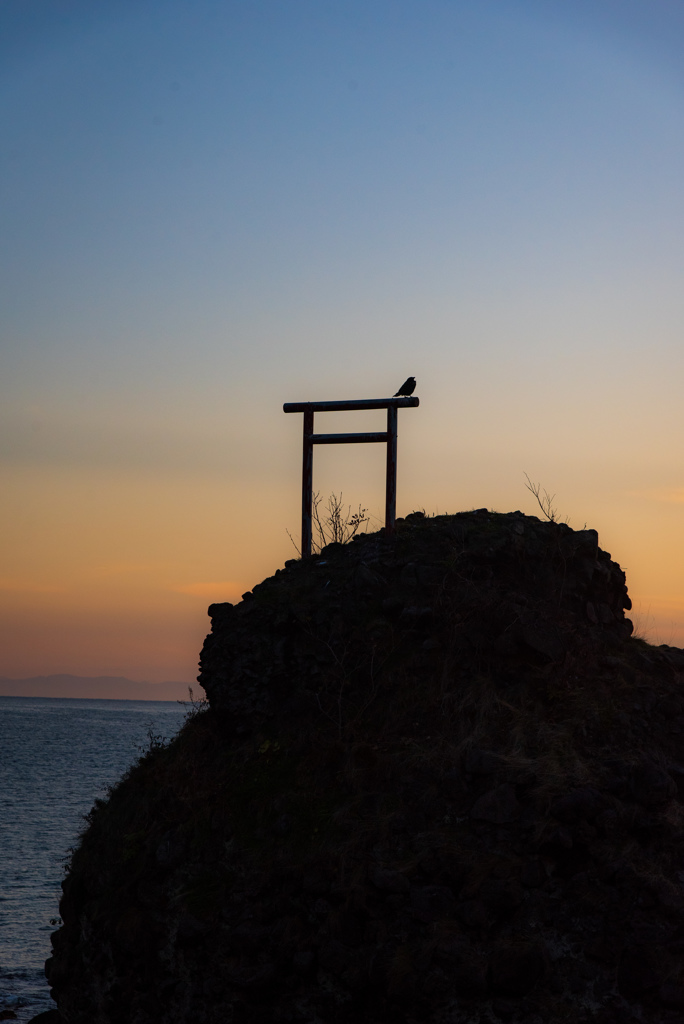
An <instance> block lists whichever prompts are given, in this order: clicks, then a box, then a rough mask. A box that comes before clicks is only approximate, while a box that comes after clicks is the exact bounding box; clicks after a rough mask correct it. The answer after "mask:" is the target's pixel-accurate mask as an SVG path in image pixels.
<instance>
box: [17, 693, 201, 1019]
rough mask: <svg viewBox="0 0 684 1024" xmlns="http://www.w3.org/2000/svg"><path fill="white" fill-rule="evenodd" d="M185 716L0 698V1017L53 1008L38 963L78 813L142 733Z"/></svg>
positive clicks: (162, 709)
mask: <svg viewBox="0 0 684 1024" xmlns="http://www.w3.org/2000/svg"><path fill="white" fill-rule="evenodd" d="M185 712H186V709H185V708H183V706H182V705H180V704H178V703H177V702H170V701H137V700H68V699H59V698H43V697H0V1011H2V1010H5V1009H6V1010H13V1011H14V1012H15V1013H16V1019H17V1020H18V1021H29V1020H30V1019H31V1018H32V1017H33V1016H35V1014H37V1013H41V1012H42V1011H43V1010H48V1009H50V1008H52V1007H54V1005H55V1004H54V1002H53V1001H52V999H51V998H50V992H49V989H48V986H47V982H46V981H45V975H44V973H43V965H44V962H45V960H46V958H47V957H48V956H50V932H52V931H54V929H55V927H56V926H57V924H58V921H57V918H58V915H59V910H58V903H59V897H60V894H61V889H60V882H61V881H62V878H63V877H64V862H65V860H66V858H67V857H68V854H69V850H70V848H71V847H73V846H74V844H75V843H76V841H77V838H78V835H79V832H80V831H81V830H82V828H83V825H84V822H83V815H84V814H87V812H88V811H89V810H90V808H91V807H92V804H93V801H94V800H95V798H96V797H98V796H100V797H101V796H103V795H104V794H105V793H106V791H107V789H108V787H109V786H111V785H112V784H113V783H115V782H116V781H117V780H118V779H119V778H120V777H121V776H122V774H123V773H124V772H125V771H126V769H127V768H128V767H129V766H130V765H131V764H132V763H133V762H134V761H135V760H137V758H138V757H139V756H140V753H141V751H142V749H144V748H145V747H146V745H147V744H148V742H149V734H150V733H151V734H152V735H154V736H165V737H166V738H167V739H171V737H172V736H173V735H174V734H175V733H176V732H177V730H178V729H179V728H180V726H181V725H182V723H183V720H184V717H185ZM53 921H54V922H55V923H54V924H53V923H51V922H53Z"/></svg>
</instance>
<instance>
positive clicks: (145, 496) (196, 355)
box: [0, 0, 684, 683]
mask: <svg viewBox="0 0 684 1024" xmlns="http://www.w3.org/2000/svg"><path fill="white" fill-rule="evenodd" d="M0 24H1V26H2V31H1V32H0V139H1V143H0V364H1V372H0V477H1V486H2V494H3V500H2V502H1V503H0V544H1V545H2V553H1V557H0V676H8V677H11V678H23V677H31V676H36V675H40V674H59V673H72V674H77V675H78V674H80V675H91V676H96V675H112V676H125V677H128V678H131V679H138V680H149V681H161V680H168V679H173V680H180V681H182V682H189V683H192V682H193V681H194V679H195V676H196V673H197V658H198V654H199V650H200V647H201V644H202V641H203V638H204V635H205V634H206V632H207V630H208V626H209V621H208V619H207V614H206V610H207V606H208V604H209V603H210V602H212V601H221V600H230V601H236V600H239V599H240V595H241V594H242V593H243V592H244V591H246V590H248V589H251V587H252V586H253V585H254V584H255V583H257V582H259V581H260V580H261V579H263V578H264V577H266V576H268V575H271V574H272V573H273V572H274V571H275V570H276V569H277V568H279V567H281V566H282V564H283V562H284V561H285V559H287V558H291V557H295V556H296V552H295V550H294V547H293V545H292V543H291V541H290V539H289V537H288V532H287V531H288V530H289V531H290V533H292V534H293V535H294V536H295V539H296V538H297V535H298V531H299V514H300V513H299V501H300V471H301V466H300V461H301V429H302V424H301V416H296V415H291V416H286V415H284V414H283V411H282V404H283V402H288V401H292V402H296V401H305V400H314V401H323V400H333V399H348V398H378V397H386V396H388V395H391V394H392V393H393V392H394V391H395V390H396V389H397V388H398V387H399V385H400V383H401V382H402V381H403V380H404V379H405V378H406V377H407V376H409V375H415V376H416V378H417V380H418V387H417V389H416V394H417V395H418V396H419V398H420V407H419V408H418V409H408V410H405V411H402V412H400V415H399V481H398V509H397V511H398V514H399V515H403V514H406V513H407V512H410V511H412V510H414V509H424V510H425V511H426V512H427V513H429V514H432V513H444V512H457V511H460V510H464V509H469V508H481V507H488V508H491V509H495V510H497V511H501V512H506V511H512V510H515V509H521V510H522V511H524V512H527V513H530V514H534V513H535V512H536V511H537V509H536V507H535V501H534V498H533V496H532V495H531V494H530V492H529V491H528V490H526V488H525V473H527V474H529V477H530V478H531V479H532V481H534V482H536V483H539V484H541V485H542V487H543V488H544V489H546V490H547V491H548V492H549V493H550V494H552V495H555V502H554V504H555V505H556V507H557V509H558V512H559V515H560V517H561V518H562V519H565V518H566V517H567V518H568V520H569V523H570V525H571V526H573V527H575V528H582V527H583V526H584V525H585V524H586V525H587V526H588V527H592V528H595V529H597V530H598V531H599V537H600V544H601V546H602V547H603V548H604V549H606V550H608V551H610V552H611V554H612V556H613V557H614V558H615V559H616V560H617V561H618V562H619V563H620V564H621V565H622V567H623V568H624V569H625V571H626V573H627V582H628V586H629V591H630V594H631V596H632V600H633V602H634V619H635V623H636V624H637V627H638V629H639V631H640V634H641V635H643V636H645V637H646V638H648V639H650V640H651V642H654V643H670V644H678V645H679V644H681V645H684V531H683V530H682V520H683V517H684V468H683V464H682V455H681V448H682V435H683V428H684V403H683V402H682V401H681V391H682V385H681V381H682V377H683V370H684V346H683V345H682V340H683V331H684V287H683V283H684V282H683V280H682V271H683V268H684V187H683V185H682V182H684V130H683V129H684V61H683V60H682V57H683V56H684V7H682V5H681V4H680V3H678V2H674V0H672V2H670V0H619V2H618V0H572V2H571V0H469V2H466V0H287V2H285V0H233V2H228V0H220V2H219V0H192V3H191V2H189V0H163V2H161V0H135V2H132V0H116V2H114V0H102V2H100V3H98V4H93V3H91V2H89V0H88V2H85V0H73V2H68V0H60V2H58V0H3V3H2V4H1V5H0ZM382 416H383V414H382V412H374V413H364V414H353V413H341V414H339V413H338V414H326V415H322V414H321V415H319V416H318V419H317V429H320V430H325V431H327V432H330V431H334V430H337V429H342V430H346V431H349V430H356V429H359V430H364V429H371V430H377V429H383V423H382ZM383 459H384V451H383V446H380V445H368V446H366V445H363V446H359V445H353V446H344V447H343V446H330V447H325V448H318V449H316V453H315V460H314V487H315V488H316V490H318V491H319V492H320V493H321V495H323V496H327V495H328V494H330V493H331V492H335V493H338V494H339V493H340V492H341V493H342V495H343V498H344V501H345V503H346V504H349V505H350V506H351V507H352V509H354V508H356V507H358V505H359V504H360V505H362V506H363V507H365V508H368V509H369V510H370V513H371V514H372V516H373V517H374V519H373V523H374V524H375V525H376V526H380V525H381V522H382V517H383V502H384V468H383Z"/></svg>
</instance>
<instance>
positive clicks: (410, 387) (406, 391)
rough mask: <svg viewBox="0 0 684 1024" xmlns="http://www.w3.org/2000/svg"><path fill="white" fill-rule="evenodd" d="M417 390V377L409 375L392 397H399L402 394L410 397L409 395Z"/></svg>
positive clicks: (403, 396) (404, 396)
mask: <svg viewBox="0 0 684 1024" xmlns="http://www.w3.org/2000/svg"><path fill="white" fill-rule="evenodd" d="M415 390H416V378H415V377H407V378H406V380H405V381H404V383H403V384H402V385H401V387H400V388H399V390H398V391H397V393H396V395H393V396H392V397H393V398H399V397H400V396H401V397H402V398H408V397H409V395H412V394H413V392H414V391H415Z"/></svg>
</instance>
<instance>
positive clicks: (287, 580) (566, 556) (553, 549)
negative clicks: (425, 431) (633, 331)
mask: <svg viewBox="0 0 684 1024" xmlns="http://www.w3.org/2000/svg"><path fill="white" fill-rule="evenodd" d="M629 607H630V601H629V598H628V596H627V590H626V587H625V576H624V573H623V572H622V571H621V569H620V568H619V566H618V565H617V564H616V563H615V562H613V561H612V560H611V557H610V555H609V554H608V553H606V552H604V551H602V550H601V549H600V548H599V546H598V537H597V534H596V533H595V532H594V531H592V530H584V531H579V532H576V531H573V530H571V529H570V528H569V527H567V526H564V525H560V524H556V523H544V522H540V521H539V520H537V519H535V518H534V517H528V516H524V515H523V514H522V513H519V512H515V513H512V514H509V515H500V514H495V513H491V512H488V511H486V510H484V509H483V510H479V511H476V512H469V513H462V514H459V515H454V516H441V517H437V518H432V519H427V518H425V517H423V516H421V515H419V514H413V515H412V516H409V517H408V518H407V519H406V520H405V521H403V522H400V523H399V527H398V531H397V534H396V536H395V537H392V538H386V537H385V536H384V535H383V534H375V535H370V536H363V537H359V538H357V539H356V540H355V541H354V542H353V543H352V544H350V545H348V546H345V547H342V546H338V545H333V546H330V547H329V548H327V549H325V550H324V551H323V553H322V555H321V556H320V557H319V558H314V559H310V560H306V561H293V562H290V563H288V564H287V565H286V567H285V569H283V570H280V571H279V572H277V573H276V574H275V576H273V577H272V578H270V579H268V580H266V581H264V583H262V584H260V585H259V586H258V587H255V588H254V591H253V592H252V593H251V594H246V595H244V597H243V600H242V602H241V603H240V604H239V605H237V606H235V607H233V606H231V605H213V606H212V607H211V608H210V614H211V616H212V632H211V633H210V635H209V636H208V637H207V640H206V642H205V645H204V649H203V651H202V656H201V675H200V681H201V683H202V685H203V687H204V688H205V690H206V693H207V696H208V698H209V705H210V706H209V709H208V710H201V711H198V712H197V713H194V714H192V715H191V716H190V717H189V720H188V722H187V724H186V726H185V727H184V729H183V730H182V731H181V733H180V734H179V736H178V737H177V738H176V739H175V740H174V741H173V742H172V743H171V744H170V745H168V746H166V747H157V748H154V749H151V750H150V751H149V752H148V753H147V755H146V756H144V757H143V758H142V759H141V761H140V763H139V764H138V765H137V766H135V767H134V768H133V769H132V770H131V771H130V772H129V774H128V775H127V776H126V778H124V779H123V780H122V782H121V783H120V784H119V786H118V787H117V788H116V789H115V790H114V791H113V792H112V793H111V795H110V796H109V798H108V799H107V800H106V801H104V802H100V803H98V804H97V806H96V807H95V808H94V809H93V811H92V813H91V815H90V818H89V822H88V827H87V829H86V831H85V833H84V835H83V837H82V840H81V843H80V845H79V847H78V849H77V850H76V852H75V853H74V856H73V859H72V863H71V867H70V870H69V872H68V875H67V878H66V880H65V883H64V896H63V900H62V907H61V913H62V918H63V921H64V924H63V927H62V928H61V929H60V930H59V931H58V932H56V933H55V935H54V936H53V944H54V956H53V957H52V959H51V960H50V961H48V964H47V968H46V969H47V973H48V977H49V980H50V983H51V985H52V987H53V992H54V995H55V998H56V1000H57V1003H58V1006H59V1011H60V1014H61V1017H62V1019H63V1020H64V1021H66V1022H69V1024H120V1022H124V1021H125V1022H130V1024H191V1022H192V1024H227V1022H235V1024H238V1022H245V1024H247V1022H250V1024H251V1022H264V1024H266V1022H281V1021H282V1022H302V1024H352V1022H354V1024H384V1022H387V1021H390V1020H391V1021H393V1022H394V1021H396V1022H406V1024H414V1022H415V1024H457V1022H458V1024H460V1022H463V1024H466V1022H473V1024H477V1022H482V1024H484V1022H490V1024H498V1022H499V1021H512V1022H514V1024H515V1022H521V1024H522V1022H529V1024H533V1022H534V1024H560V1022H573V1024H574V1022H581V1021H597V1022H600V1024H619V1022H620V1024H621V1022H623V1021H624V1022H628V1021H637V1020H638V1021H640V1022H642V1024H665V1022H670V1024H675V1022H678V1024H681V1021H682V1020H683V1019H684V886H683V884H682V883H683V882H684V846H683V845H682V836H683V832H682V829H683V825H684V805H683V803H682V801H684V696H683V694H682V679H683V676H684V652H682V651H679V650H676V649H673V648H667V647H660V648H654V647H650V646H649V645H648V644H646V643H645V642H643V641H640V640H637V639H634V638H632V636H631V633H632V627H631V623H630V622H629V620H628V619H626V618H625V614H624V611H625V609H629Z"/></svg>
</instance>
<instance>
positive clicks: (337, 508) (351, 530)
mask: <svg viewBox="0 0 684 1024" xmlns="http://www.w3.org/2000/svg"><path fill="white" fill-rule="evenodd" d="M322 502H323V499H322V498H321V495H320V492H319V491H316V492H315V494H314V495H313V499H312V509H311V522H312V526H313V537H312V541H311V553H312V554H314V555H319V554H320V553H321V551H322V550H323V548H324V547H326V546H327V545H328V544H348V543H349V541H350V540H351V539H352V538H353V537H355V536H356V534H357V533H358V532H359V530H360V529H361V527H362V526H363V524H364V523H369V522H370V518H371V517H370V516H369V515H367V512H368V509H367V508H361V505H359V507H358V509H357V511H356V512H352V510H351V505H347V507H346V509H345V507H344V501H343V500H342V492H340V494H339V495H337V494H335V492H334V491H333V493H332V494H331V495H330V496H329V498H328V501H327V504H326V505H325V507H323V508H321V505H322ZM287 535H288V537H289V538H290V540H291V541H292V544H293V545H294V548H295V550H296V551H297V553H298V554H299V555H300V556H301V550H300V549H299V547H298V545H297V544H296V543H295V540H294V538H293V536H292V534H291V533H290V531H289V530H287Z"/></svg>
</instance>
